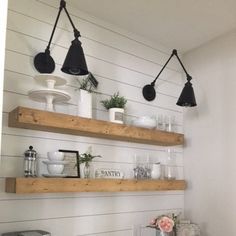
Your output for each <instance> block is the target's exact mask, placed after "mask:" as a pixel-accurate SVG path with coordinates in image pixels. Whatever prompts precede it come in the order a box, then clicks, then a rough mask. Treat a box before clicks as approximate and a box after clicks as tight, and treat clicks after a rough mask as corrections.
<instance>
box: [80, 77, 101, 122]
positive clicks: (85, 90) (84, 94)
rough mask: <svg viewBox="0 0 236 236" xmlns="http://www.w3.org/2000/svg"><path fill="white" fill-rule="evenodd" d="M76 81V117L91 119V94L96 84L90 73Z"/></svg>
mask: <svg viewBox="0 0 236 236" xmlns="http://www.w3.org/2000/svg"><path fill="white" fill-rule="evenodd" d="M77 81H78V82H79V100H78V116H82V117H86V118H92V93H94V92H95V90H96V88H97V85H98V82H97V80H96V79H95V78H94V76H93V75H92V74H91V73H89V75H88V76H87V77H86V78H83V79H82V80H79V79H77Z"/></svg>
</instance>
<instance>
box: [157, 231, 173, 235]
mask: <svg viewBox="0 0 236 236" xmlns="http://www.w3.org/2000/svg"><path fill="white" fill-rule="evenodd" d="M156 236H176V234H175V232H174V231H171V232H169V233H166V232H161V231H160V230H156Z"/></svg>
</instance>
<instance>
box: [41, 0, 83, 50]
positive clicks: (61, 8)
mask: <svg viewBox="0 0 236 236" xmlns="http://www.w3.org/2000/svg"><path fill="white" fill-rule="evenodd" d="M63 9H64V10H65V12H66V15H67V17H68V18H69V21H70V23H71V25H72V27H73V30H74V36H75V38H78V37H80V32H79V31H78V30H77V29H76V28H75V25H74V23H73V21H72V19H71V17H70V15H69V13H68V11H67V9H66V2H65V1H64V0H61V2H60V7H59V11H58V14H57V18H56V21H55V24H54V26H53V30H52V33H51V36H50V39H49V42H48V46H47V48H46V50H45V52H46V53H48V54H50V45H51V42H52V38H53V35H54V33H55V30H56V27H57V23H58V20H59V18H60V15H61V11H62V10H63Z"/></svg>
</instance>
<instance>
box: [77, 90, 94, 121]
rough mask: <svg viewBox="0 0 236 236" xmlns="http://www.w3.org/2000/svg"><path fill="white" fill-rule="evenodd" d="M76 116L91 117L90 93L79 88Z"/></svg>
mask: <svg viewBox="0 0 236 236" xmlns="http://www.w3.org/2000/svg"><path fill="white" fill-rule="evenodd" d="M78 116H82V117H86V118H92V94H91V93H89V92H88V91H86V90H83V89H80V90H79V99H78Z"/></svg>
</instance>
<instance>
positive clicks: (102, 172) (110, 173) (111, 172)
mask: <svg viewBox="0 0 236 236" xmlns="http://www.w3.org/2000/svg"><path fill="white" fill-rule="evenodd" d="M95 178H103V179H123V178H124V173H123V172H122V171H120V170H116V169H96V171H95Z"/></svg>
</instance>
